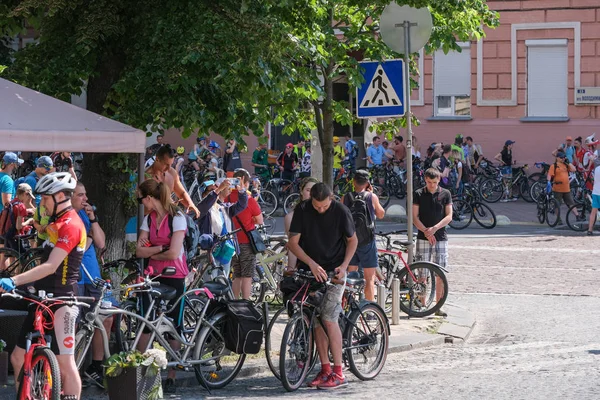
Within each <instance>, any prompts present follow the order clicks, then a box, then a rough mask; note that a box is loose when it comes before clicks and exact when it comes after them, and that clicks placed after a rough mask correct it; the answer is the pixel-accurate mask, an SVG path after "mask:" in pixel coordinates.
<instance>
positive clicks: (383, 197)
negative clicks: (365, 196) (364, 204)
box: [372, 184, 391, 208]
mask: <svg viewBox="0 0 600 400" xmlns="http://www.w3.org/2000/svg"><path fill="white" fill-rule="evenodd" d="M372 186H373V193H375V194H376V195H377V197H379V203H381V207H383V208H386V207H387V206H388V204H390V200H391V198H390V194H389V192H388V190H387V189H386V188H384V187H383V186H381V185H377V184H373V185H372Z"/></svg>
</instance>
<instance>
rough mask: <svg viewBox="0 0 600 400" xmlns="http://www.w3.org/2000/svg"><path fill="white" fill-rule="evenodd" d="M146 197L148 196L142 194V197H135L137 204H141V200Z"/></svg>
mask: <svg viewBox="0 0 600 400" xmlns="http://www.w3.org/2000/svg"><path fill="white" fill-rule="evenodd" d="M146 197H148V196H144V197H138V198H137V201H138V204H142V202H143V200H144V199H145V198H146Z"/></svg>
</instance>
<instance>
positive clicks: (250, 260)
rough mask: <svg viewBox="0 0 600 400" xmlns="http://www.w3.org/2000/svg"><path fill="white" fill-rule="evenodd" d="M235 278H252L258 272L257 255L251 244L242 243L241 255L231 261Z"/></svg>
mask: <svg viewBox="0 0 600 400" xmlns="http://www.w3.org/2000/svg"><path fill="white" fill-rule="evenodd" d="M231 268H233V277H234V278H252V277H253V276H254V274H255V271H256V254H254V253H253V252H252V247H251V246H250V243H240V254H237V255H235V256H233V258H232V259H231Z"/></svg>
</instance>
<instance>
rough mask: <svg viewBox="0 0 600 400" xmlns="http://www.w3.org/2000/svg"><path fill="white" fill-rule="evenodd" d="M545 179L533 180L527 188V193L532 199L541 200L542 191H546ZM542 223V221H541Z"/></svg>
mask: <svg viewBox="0 0 600 400" xmlns="http://www.w3.org/2000/svg"><path fill="white" fill-rule="evenodd" d="M546 182H547V181H546V180H545V179H540V180H539V181H537V182H534V183H533V184H532V185H531V187H530V188H529V194H530V196H531V198H532V200H533V201H536V202H539V201H540V200H542V197H543V196H544V193H545V192H546ZM542 224H543V222H542Z"/></svg>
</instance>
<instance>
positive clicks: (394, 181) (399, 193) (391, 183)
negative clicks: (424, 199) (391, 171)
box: [386, 175, 406, 199]
mask: <svg viewBox="0 0 600 400" xmlns="http://www.w3.org/2000/svg"><path fill="white" fill-rule="evenodd" d="M386 186H387V187H388V190H389V192H390V194H393V195H394V196H396V198H397V199H403V198H405V197H406V188H405V187H404V184H403V183H402V181H401V180H400V178H399V177H398V176H396V175H391V176H389V177H388V178H387V179H386Z"/></svg>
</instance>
